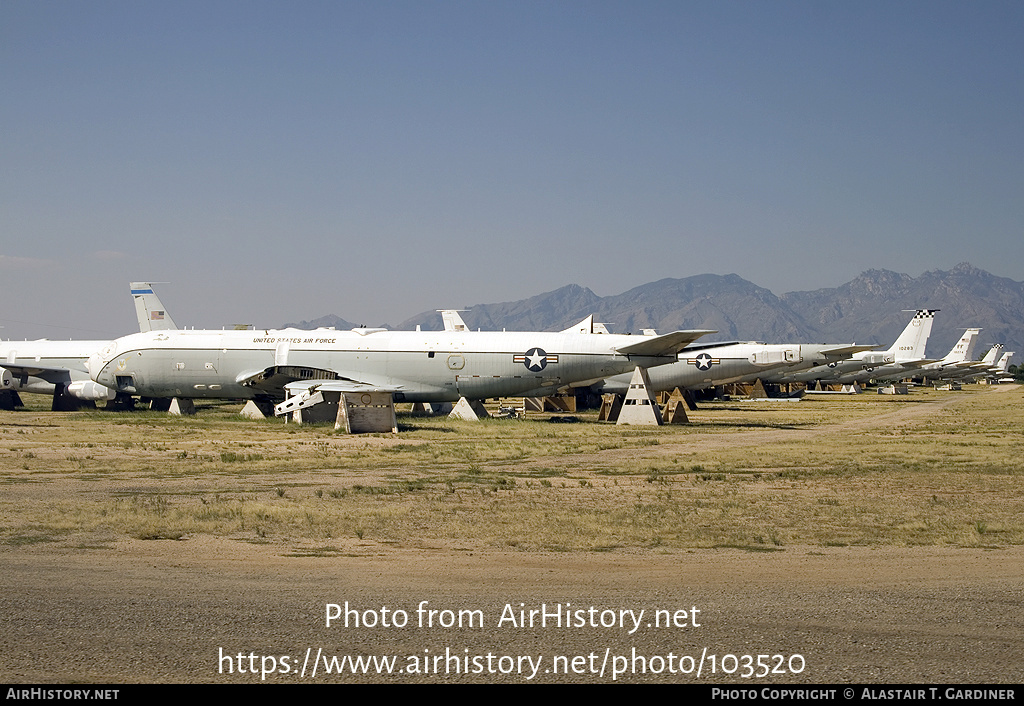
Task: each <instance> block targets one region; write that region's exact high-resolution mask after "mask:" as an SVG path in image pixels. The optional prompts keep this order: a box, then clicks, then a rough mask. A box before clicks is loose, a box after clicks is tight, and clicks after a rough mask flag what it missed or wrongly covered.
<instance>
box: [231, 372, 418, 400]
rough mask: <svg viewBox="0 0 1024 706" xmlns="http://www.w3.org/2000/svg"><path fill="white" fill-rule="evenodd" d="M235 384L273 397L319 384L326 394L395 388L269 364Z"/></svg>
mask: <svg viewBox="0 0 1024 706" xmlns="http://www.w3.org/2000/svg"><path fill="white" fill-rule="evenodd" d="M235 382H237V383H239V384H241V385H244V386H245V387H251V388H253V389H256V390H259V391H260V392H264V393H266V394H268V395H271V396H274V397H283V396H284V392H285V390H292V388H293V387H297V388H298V389H307V388H309V387H311V386H313V385H319V386H320V389H322V390H324V391H326V392H330V391H333V392H374V391H377V392H394V391H397V390H398V389H399V388H398V387H395V386H394V385H388V384H387V383H386V382H384V381H383V380H377V379H374V376H372V375H371V376H366V375H362V374H361V375H359V376H358V377H348V376H345V375H342V374H340V373H337V372H335V371H334V370H325V369H323V368H311V367H308V366H304V365H273V366H271V367H269V368H265V369H263V370H254V371H248V372H244V373H242V374H240V375H239V376H238V377H237V378H236V380H235Z"/></svg>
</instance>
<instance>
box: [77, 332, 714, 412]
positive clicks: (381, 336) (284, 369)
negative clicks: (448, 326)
mask: <svg viewBox="0 0 1024 706" xmlns="http://www.w3.org/2000/svg"><path fill="white" fill-rule="evenodd" d="M708 333H714V332H713V331H704V330H696V331H675V332H673V333H668V334H665V335H662V336H630V335H616V334H607V335H601V336H581V335H579V334H577V333H567V332H559V333H552V332H532V333H531V332H471V331H455V330H448V331H390V330H387V329H380V328H356V329H352V330H350V331H336V330H334V329H316V330H313V331H307V330H299V329H282V330H262V331H259V330H257V331H208V330H207V331H201V330H190V331H152V332H149V333H137V334H132V335H130V336H125V337H123V338H119V339H117V340H115V341H113V342H111V343H110V344H109V345H108V346H106V347H104V348H103V350H102V351H100V352H99V353H97V354H96V355H93V356H92V357H91V358H90V359H89V364H88V367H89V372H90V376H91V377H92V380H93V381H95V382H98V383H101V384H103V385H106V386H107V387H110V388H111V389H113V390H116V391H118V392H122V393H125V394H131V395H143V396H146V397H178V398H193V399H195V398H227V399H254V400H257V401H262V402H270V401H278V400H281V399H283V398H284V396H285V388H286V386H288V385H290V384H292V383H301V384H302V385H304V386H308V387H310V388H312V387H316V388H318V389H319V390H321V391H323V392H359V391H369V390H378V391H385V392H391V393H392V394H393V397H394V400H395V401H396V402H403V401H408V402H454V401H457V400H459V398H460V397H465V398H466V399H467V400H481V399H486V398H489V397H504V396H513V395H518V394H522V393H523V392H525V391H527V390H534V389H547V390H554V389H557V388H558V387H560V386H562V385H568V384H571V383H573V382H577V381H580V380H595V379H598V378H603V377H606V376H608V375H616V374H619V373H623V372H626V371H629V370H633V369H634V368H636V367H644V368H650V367H655V366H659V365H666V364H668V363H673V362H675V360H676V354H677V353H678V352H679V351H680V350H682V349H683V348H684V347H685V346H687V345H688V344H690V343H692V342H693V341H695V340H696V339H697V338H699V337H700V336H703V335H705V334H708Z"/></svg>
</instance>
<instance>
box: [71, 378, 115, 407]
mask: <svg viewBox="0 0 1024 706" xmlns="http://www.w3.org/2000/svg"><path fill="white" fill-rule="evenodd" d="M68 394H69V395H71V396H72V397H77V398H78V399H80V400H89V401H91V402H97V401H99V400H112V399H114V398H115V397H117V392H115V391H114V390H111V389H110V388H109V387H107V386H106V385H101V384H99V383H98V382H93V381H92V380H78V381H77V382H73V383H71V384H70V385H68Z"/></svg>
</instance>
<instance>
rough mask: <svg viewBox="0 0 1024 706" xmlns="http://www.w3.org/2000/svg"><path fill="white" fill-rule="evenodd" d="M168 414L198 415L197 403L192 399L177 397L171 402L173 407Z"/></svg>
mask: <svg viewBox="0 0 1024 706" xmlns="http://www.w3.org/2000/svg"><path fill="white" fill-rule="evenodd" d="M167 413H168V414H176V415H179V416H180V415H186V414H195V413H196V403H195V402H193V401H192V400H190V399H179V398H177V397H175V398H174V399H172V400H171V406H170V408H169V409H168V410H167Z"/></svg>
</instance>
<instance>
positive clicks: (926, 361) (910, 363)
mask: <svg viewBox="0 0 1024 706" xmlns="http://www.w3.org/2000/svg"><path fill="white" fill-rule="evenodd" d="M938 362H939V361H938V359H936V358H922V359H921V360H905V361H903V362H902V363H899V365H901V366H903V367H904V368H906V369H907V370H914V369H916V368H923V367H924V366H926V365H931V364H932V363H938Z"/></svg>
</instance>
